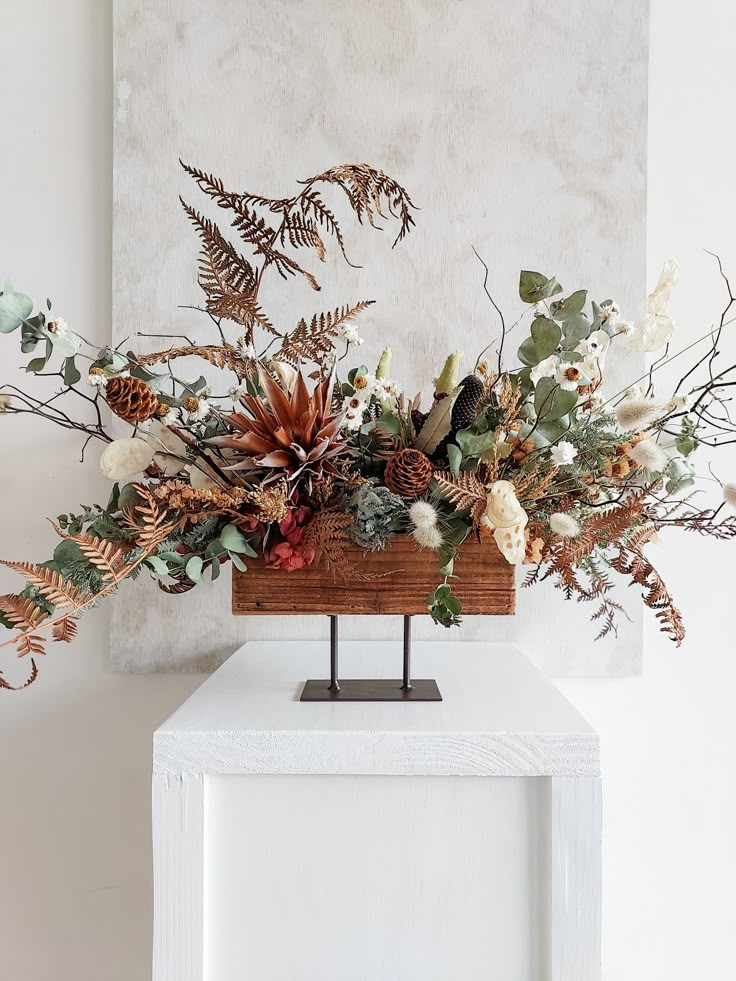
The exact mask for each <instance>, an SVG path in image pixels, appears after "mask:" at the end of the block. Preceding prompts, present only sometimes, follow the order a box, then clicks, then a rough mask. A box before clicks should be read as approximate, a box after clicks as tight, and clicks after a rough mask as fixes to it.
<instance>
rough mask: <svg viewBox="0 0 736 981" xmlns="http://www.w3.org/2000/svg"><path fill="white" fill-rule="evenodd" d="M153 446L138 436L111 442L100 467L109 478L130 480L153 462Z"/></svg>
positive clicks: (102, 457) (106, 448)
mask: <svg viewBox="0 0 736 981" xmlns="http://www.w3.org/2000/svg"><path fill="white" fill-rule="evenodd" d="M153 456H154V450H153V447H152V446H151V445H150V444H149V443H147V442H146V441H145V440H144V439H139V438H138V437H136V436H133V437H130V438H129V439H116V440H114V441H113V442H112V443H109V444H108V445H107V446H106V447H105V450H104V451H103V454H102V456H101V457H100V469H101V470H102V472H103V474H104V475H105V476H106V477H107V479H108V480H130V478H131V477H135V476H136V474H139V473H143V471H144V470H145V469H146V467H149V466H150V465H151V463H152V462H153Z"/></svg>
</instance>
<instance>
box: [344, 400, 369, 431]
mask: <svg viewBox="0 0 736 981" xmlns="http://www.w3.org/2000/svg"><path fill="white" fill-rule="evenodd" d="M365 406H366V403H365V400H364V399H362V398H361V397H360V396H359V395H348V396H347V397H346V398H345V399H344V400H343V403H342V408H343V412H344V413H345V428H346V429H350V430H352V431H353V432H355V431H356V430H358V429H360V427H361V426H362V425H363V413H364V412H365Z"/></svg>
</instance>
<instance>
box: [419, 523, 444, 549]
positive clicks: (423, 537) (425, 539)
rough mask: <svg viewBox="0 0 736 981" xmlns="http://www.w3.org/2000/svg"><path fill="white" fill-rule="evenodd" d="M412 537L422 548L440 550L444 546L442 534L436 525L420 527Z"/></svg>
mask: <svg viewBox="0 0 736 981" xmlns="http://www.w3.org/2000/svg"><path fill="white" fill-rule="evenodd" d="M412 537H413V538H414V541H415V542H416V543H417V545H421V546H422V548H439V547H440V546H441V545H442V532H441V531H440V530H439V528H437V526H436V525H428V526H426V527H425V526H423V525H420V526H419V527H418V528H415V529H414V531H412Z"/></svg>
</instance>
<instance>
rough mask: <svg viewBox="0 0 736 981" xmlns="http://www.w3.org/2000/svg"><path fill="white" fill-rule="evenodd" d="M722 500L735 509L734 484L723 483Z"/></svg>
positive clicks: (735, 488) (735, 485)
mask: <svg viewBox="0 0 736 981" xmlns="http://www.w3.org/2000/svg"><path fill="white" fill-rule="evenodd" d="M723 500H724V501H725V502H726V504H728V505H729V507H732V508H734V510H736V484H724V485H723Z"/></svg>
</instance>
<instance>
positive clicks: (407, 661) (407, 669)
mask: <svg viewBox="0 0 736 981" xmlns="http://www.w3.org/2000/svg"><path fill="white" fill-rule="evenodd" d="M401 688H402V691H411V617H410V616H405V617H404V684H403V685H402V686H401Z"/></svg>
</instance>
